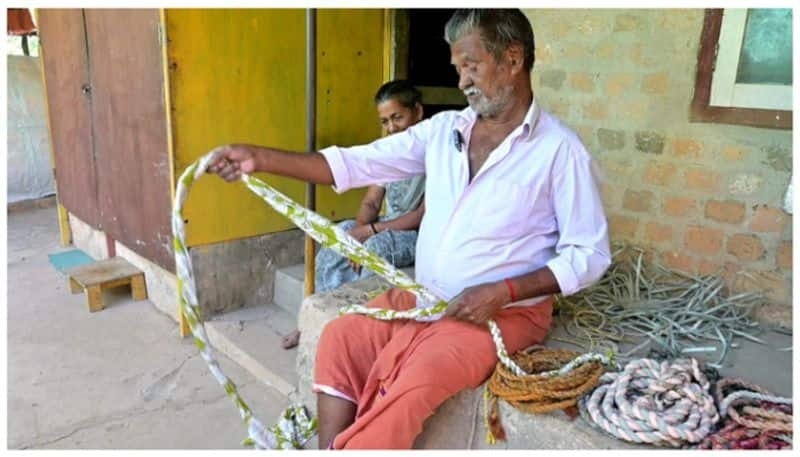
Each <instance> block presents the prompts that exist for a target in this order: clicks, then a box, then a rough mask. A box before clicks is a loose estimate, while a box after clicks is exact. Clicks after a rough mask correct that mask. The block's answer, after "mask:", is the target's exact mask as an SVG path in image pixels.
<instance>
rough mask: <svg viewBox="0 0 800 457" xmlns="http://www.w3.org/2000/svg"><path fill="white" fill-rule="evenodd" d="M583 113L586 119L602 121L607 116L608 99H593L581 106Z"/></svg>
mask: <svg viewBox="0 0 800 457" xmlns="http://www.w3.org/2000/svg"><path fill="white" fill-rule="evenodd" d="M583 115H584V117H586V118H587V119H592V120H595V121H602V120H604V119H607V118H608V101H606V100H595V101H593V102H591V103H589V104H586V105H584V106H583Z"/></svg>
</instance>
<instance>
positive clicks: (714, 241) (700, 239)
mask: <svg viewBox="0 0 800 457" xmlns="http://www.w3.org/2000/svg"><path fill="white" fill-rule="evenodd" d="M722 239H723V233H722V230H718V229H714V228H709V227H702V226H699V225H690V226H689V227H687V228H686V236H685V237H684V242H685V243H686V247H687V248H689V249H690V250H691V251H694V252H696V253H699V254H709V255H712V254H717V253H719V252H720V250H722Z"/></svg>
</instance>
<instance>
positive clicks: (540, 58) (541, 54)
mask: <svg viewBox="0 0 800 457" xmlns="http://www.w3.org/2000/svg"><path fill="white" fill-rule="evenodd" d="M552 58H553V50H552V48H551V46H550V44H545V45H544V46H536V64H537V65H538V64H543V63H547V62H550V60H552Z"/></svg>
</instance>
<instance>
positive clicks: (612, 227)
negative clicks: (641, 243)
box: [608, 214, 639, 239]
mask: <svg viewBox="0 0 800 457" xmlns="http://www.w3.org/2000/svg"><path fill="white" fill-rule="evenodd" d="M608 226H609V227H608V232H609V235H610V236H611V237H612V238H613V239H619V238H620V237H622V238H633V237H635V236H636V231H637V230H638V229H639V220H638V219H636V218H634V217H628V216H623V215H620V214H614V215H611V216H609V217H608Z"/></svg>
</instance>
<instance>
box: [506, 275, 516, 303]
mask: <svg viewBox="0 0 800 457" xmlns="http://www.w3.org/2000/svg"><path fill="white" fill-rule="evenodd" d="M504 281H505V282H506V286H508V292H509V293H510V294H511V303H514V302H515V301H517V294H516V293H515V292H514V285H513V284H511V280H510V279H508V278H506V279H505V280H504Z"/></svg>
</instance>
